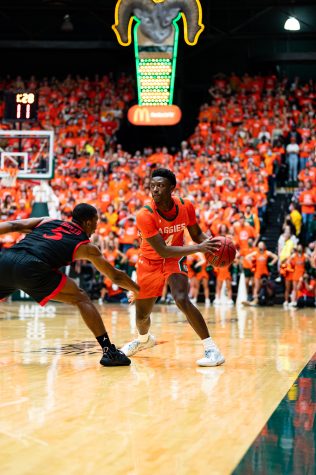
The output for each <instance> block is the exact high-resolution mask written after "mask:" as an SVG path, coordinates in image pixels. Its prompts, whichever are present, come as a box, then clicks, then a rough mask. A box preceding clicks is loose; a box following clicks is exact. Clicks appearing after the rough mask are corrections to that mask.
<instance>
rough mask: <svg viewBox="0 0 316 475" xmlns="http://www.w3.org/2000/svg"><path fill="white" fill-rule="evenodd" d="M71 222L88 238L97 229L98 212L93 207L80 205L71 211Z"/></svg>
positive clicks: (84, 204)
mask: <svg viewBox="0 0 316 475" xmlns="http://www.w3.org/2000/svg"><path fill="white" fill-rule="evenodd" d="M72 220H73V221H74V222H75V223H78V224H79V225H80V226H81V227H82V229H83V230H84V231H85V232H86V233H87V234H88V236H91V234H93V233H94V232H95V230H96V227H97V223H98V212H97V210H96V208H95V207H94V206H91V205H88V204H87V203H80V204H79V205H77V206H75V208H74V209H73V211H72Z"/></svg>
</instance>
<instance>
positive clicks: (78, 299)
mask: <svg viewBox="0 0 316 475" xmlns="http://www.w3.org/2000/svg"><path fill="white" fill-rule="evenodd" d="M87 302H90V298H89V296H88V294H87V293H86V292H85V291H84V290H82V289H78V291H77V292H76V293H75V294H74V297H73V302H72V303H73V304H74V305H81V304H83V303H87Z"/></svg>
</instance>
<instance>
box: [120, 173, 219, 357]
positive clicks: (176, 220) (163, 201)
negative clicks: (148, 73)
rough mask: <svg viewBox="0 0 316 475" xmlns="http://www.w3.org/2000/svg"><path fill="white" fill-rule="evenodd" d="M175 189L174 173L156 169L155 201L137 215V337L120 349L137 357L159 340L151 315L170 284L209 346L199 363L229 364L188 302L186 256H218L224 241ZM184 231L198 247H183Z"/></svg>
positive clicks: (152, 179)
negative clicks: (199, 220)
mask: <svg viewBox="0 0 316 475" xmlns="http://www.w3.org/2000/svg"><path fill="white" fill-rule="evenodd" d="M175 187H176V177H175V175H174V173H172V172H171V171H170V170H168V169H166V168H158V169H156V170H155V171H154V172H153V174H152V176H151V181H150V190H151V194H152V201H151V203H150V205H148V206H144V208H143V209H141V210H140V211H139V213H138V215H137V217H136V224H137V227H138V229H139V231H140V233H141V237H142V243H141V253H140V257H139V261H138V265H137V282H138V284H139V285H140V288H141V290H140V292H139V294H138V296H137V299H136V325H137V329H138V338H137V339H136V340H133V341H131V342H130V343H127V344H126V345H125V346H123V348H121V350H122V351H123V353H125V354H126V355H127V356H132V355H134V354H135V353H137V352H138V351H140V350H144V349H146V348H151V347H152V346H154V345H155V338H154V337H153V336H152V335H150V334H149V328H150V323H151V322H150V314H151V312H152V309H153V307H154V304H155V302H156V299H157V297H159V296H160V295H161V292H162V290H163V287H164V283H165V282H166V281H167V282H168V284H169V287H170V290H171V294H172V296H173V298H174V300H175V303H176V305H177V306H178V308H179V309H180V310H181V311H182V312H183V313H184V314H185V316H186V318H187V320H188V322H189V323H190V325H191V326H192V328H193V329H194V331H195V332H196V333H197V335H198V336H199V337H200V338H201V340H202V343H203V345H204V357H203V358H201V359H199V360H198V361H197V364H198V365H199V366H217V365H220V364H222V363H224V361H225V359H224V357H223V355H222V354H221V352H220V351H219V349H218V348H217V346H216V344H215V343H214V341H213V340H212V338H211V337H210V334H209V332H208V329H207V326H206V323H205V321H204V319H203V317H202V315H201V313H200V311H199V310H198V309H197V308H196V307H195V306H194V305H193V304H192V302H191V301H190V299H189V295H188V290H189V283H188V275H187V267H186V265H185V260H186V259H185V256H188V255H190V254H195V253H197V252H202V253H205V252H211V253H214V252H216V251H217V250H218V249H219V247H220V243H219V241H218V240H217V239H212V240H211V239H210V238H208V237H207V236H206V235H205V234H204V233H203V232H202V230H201V228H200V226H199V225H198V224H197V221H196V215H195V210H194V207H193V205H192V203H191V202H190V201H188V200H183V199H181V198H177V197H175V196H172V193H173V191H174V189H175ZM185 228H187V229H188V231H189V234H190V236H191V239H192V240H193V241H194V242H195V243H197V244H195V245H192V246H184V245H183V234H184V229H185Z"/></svg>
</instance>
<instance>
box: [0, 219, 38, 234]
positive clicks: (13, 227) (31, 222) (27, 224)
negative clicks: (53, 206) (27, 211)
mask: <svg viewBox="0 0 316 475" xmlns="http://www.w3.org/2000/svg"><path fill="white" fill-rule="evenodd" d="M44 219H47V218H30V219H19V220H17V221H6V222H5V223H0V234H7V233H25V234H26V233H29V232H31V231H32V229H34V228H36V226H38V225H39V224H40V223H41V222H42V221H43V220H44Z"/></svg>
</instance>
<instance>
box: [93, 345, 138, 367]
mask: <svg viewBox="0 0 316 475" xmlns="http://www.w3.org/2000/svg"><path fill="white" fill-rule="evenodd" d="M100 364H102V365H103V366H129V365H130V364H131V360H130V359H129V358H127V356H126V355H124V353H122V351H120V350H118V349H117V348H116V346H115V345H113V344H112V345H111V346H109V347H108V348H103V356H102V358H101V360H100Z"/></svg>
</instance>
